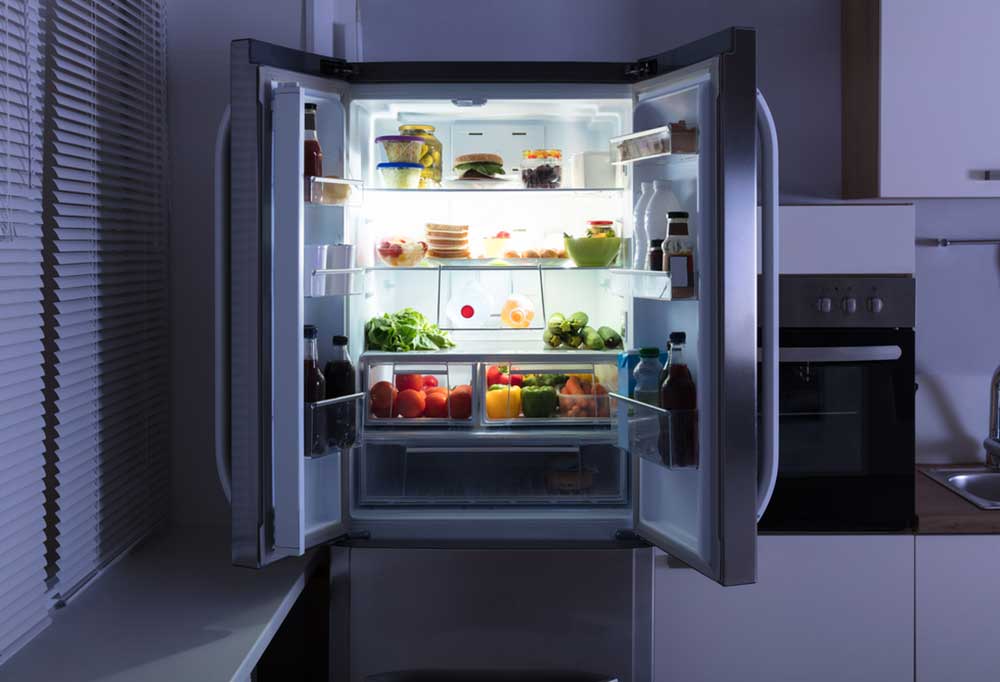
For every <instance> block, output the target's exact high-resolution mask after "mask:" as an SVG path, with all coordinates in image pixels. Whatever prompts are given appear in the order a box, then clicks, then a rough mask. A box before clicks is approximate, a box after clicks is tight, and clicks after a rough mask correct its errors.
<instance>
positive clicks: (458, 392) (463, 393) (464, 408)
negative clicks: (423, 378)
mask: <svg viewBox="0 0 1000 682" xmlns="http://www.w3.org/2000/svg"><path fill="white" fill-rule="evenodd" d="M448 402H449V404H450V405H451V418H452V419H468V418H469V417H471V416H472V387H471V386H468V385H465V384H463V385H461V386H456V387H455V388H453V389H452V391H451V395H450V396H449V398H448Z"/></svg>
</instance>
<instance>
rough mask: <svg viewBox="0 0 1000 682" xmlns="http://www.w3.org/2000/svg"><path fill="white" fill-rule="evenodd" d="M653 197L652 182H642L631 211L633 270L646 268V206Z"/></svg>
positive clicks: (647, 238) (647, 239)
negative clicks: (637, 197) (633, 208)
mask: <svg viewBox="0 0 1000 682" xmlns="http://www.w3.org/2000/svg"><path fill="white" fill-rule="evenodd" d="M652 197H653V183H651V182H644V183H642V191H641V192H640V194H639V201H637V202H635V210H634V211H633V212H632V228H633V229H632V264H631V268H632V269H633V270H646V269H647V268H648V266H647V264H646V245H647V244H649V235H648V234H647V232H646V206H647V205H648V204H649V200H650V199H651V198H652Z"/></svg>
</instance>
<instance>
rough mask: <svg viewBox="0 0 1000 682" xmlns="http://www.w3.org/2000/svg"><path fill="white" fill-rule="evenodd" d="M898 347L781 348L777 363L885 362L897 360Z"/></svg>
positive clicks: (900, 353) (900, 354) (899, 355)
mask: <svg viewBox="0 0 1000 682" xmlns="http://www.w3.org/2000/svg"><path fill="white" fill-rule="evenodd" d="M901 357H903V349H902V348H900V347H899V346H824V347H794V346H792V347H783V348H781V349H780V350H779V351H778V360H779V362H885V361H892V360H899V358H901Z"/></svg>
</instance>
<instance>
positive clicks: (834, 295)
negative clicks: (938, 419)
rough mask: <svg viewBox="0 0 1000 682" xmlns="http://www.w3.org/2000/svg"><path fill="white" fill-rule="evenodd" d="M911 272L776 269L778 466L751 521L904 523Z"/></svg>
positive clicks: (910, 413)
mask: <svg viewBox="0 0 1000 682" xmlns="http://www.w3.org/2000/svg"><path fill="white" fill-rule="evenodd" d="M914 294H915V287H914V280H913V278H912V277H908V276H891V277H874V276H863V277H854V276H782V278H781V280H780V314H779V316H780V331H779V339H780V350H779V415H780V417H779V440H778V444H779V445H778V447H779V453H780V458H779V469H778V479H777V483H776V484H775V489H774V495H773V497H772V498H771V502H770V504H769V505H768V508H767V511H766V513H765V514H764V516H763V517H762V518H761V520H760V523H759V529H760V530H762V531H788V532H801V531H804V532H813V531H824V532H859V531H860V532H864V531H883V532H884V531H903V530H907V529H909V528H912V523H913V509H914V507H913V487H914V479H913V477H914V348H913V338H914V333H913V326H914V316H915V306H914Z"/></svg>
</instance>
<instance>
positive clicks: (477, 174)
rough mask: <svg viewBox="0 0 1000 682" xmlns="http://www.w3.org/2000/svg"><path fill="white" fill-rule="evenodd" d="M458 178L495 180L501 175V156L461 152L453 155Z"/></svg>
mask: <svg viewBox="0 0 1000 682" xmlns="http://www.w3.org/2000/svg"><path fill="white" fill-rule="evenodd" d="M455 172H456V173H458V179H459V180H495V179H497V176H498V175H503V157H502V156H500V155H499V154H462V155H461V156H456V157H455Z"/></svg>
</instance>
